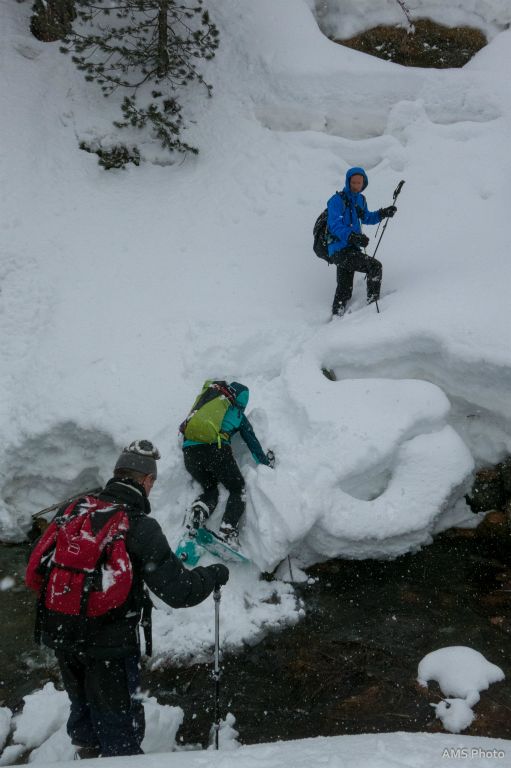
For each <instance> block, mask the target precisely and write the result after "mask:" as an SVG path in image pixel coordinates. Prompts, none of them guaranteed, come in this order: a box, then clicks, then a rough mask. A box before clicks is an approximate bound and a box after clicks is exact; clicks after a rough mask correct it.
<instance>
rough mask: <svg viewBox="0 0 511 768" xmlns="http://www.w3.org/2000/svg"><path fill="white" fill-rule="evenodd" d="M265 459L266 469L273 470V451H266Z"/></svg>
mask: <svg viewBox="0 0 511 768" xmlns="http://www.w3.org/2000/svg"><path fill="white" fill-rule="evenodd" d="M266 459H267V461H268V464H267V465H266V466H267V467H270V469H273V468H274V467H275V454H274V453H273V451H266Z"/></svg>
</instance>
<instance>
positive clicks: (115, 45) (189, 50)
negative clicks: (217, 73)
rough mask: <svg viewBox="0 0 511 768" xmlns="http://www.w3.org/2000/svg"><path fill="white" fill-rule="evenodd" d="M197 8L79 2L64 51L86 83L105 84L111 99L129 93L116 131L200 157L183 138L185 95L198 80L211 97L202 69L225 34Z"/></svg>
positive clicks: (136, 1) (148, 1)
mask: <svg viewBox="0 0 511 768" xmlns="http://www.w3.org/2000/svg"><path fill="white" fill-rule="evenodd" d="M193 2H194V5H193V6H187V5H185V4H184V2H178V0H76V12H77V20H76V22H75V23H74V24H73V28H72V30H71V31H70V32H69V33H68V34H67V35H66V37H65V39H64V45H63V47H62V48H61V50H62V51H63V52H65V53H69V52H71V53H72V59H73V61H74V63H75V64H76V66H77V67H78V69H79V70H81V71H82V72H83V73H84V76H85V79H86V80H88V81H95V82H97V83H98V84H99V86H100V87H101V89H102V91H103V94H104V95H105V96H109V95H111V94H112V93H113V92H114V91H117V90H118V89H126V90H127V91H128V93H127V94H126V96H125V97H124V100H123V103H122V107H121V109H122V113H123V118H124V119H122V120H119V121H115V123H114V125H115V126H116V127H118V128H126V127H128V126H131V127H134V128H138V129H144V128H149V129H150V130H151V131H152V134H153V135H154V136H156V137H157V138H158V139H159V140H160V143H161V145H162V147H164V148H165V149H168V150H169V151H178V152H193V153H197V152H198V150H197V148H196V147H192V146H190V145H189V144H187V143H186V142H184V141H182V139H181V137H180V133H181V129H182V128H183V127H184V120H183V117H182V114H181V111H182V106H181V104H180V103H179V101H178V97H179V92H180V90H181V89H182V88H183V87H185V86H186V85H188V84H190V83H192V82H197V83H199V84H200V85H202V86H204V88H205V90H206V92H207V94H208V95H211V91H212V86H211V85H209V84H208V83H207V82H206V81H205V79H204V77H203V75H202V73H201V72H200V71H199V69H198V68H197V64H198V60H199V59H212V58H213V56H214V55H215V51H216V49H217V47H218V30H217V28H216V26H215V24H213V23H212V22H211V20H210V17H209V14H208V12H207V10H204V9H203V7H202V3H203V0H193ZM141 102H142V103H141ZM115 149H116V148H114V150H115ZM110 151H112V150H110ZM117 154H118V156H121V155H122V153H117Z"/></svg>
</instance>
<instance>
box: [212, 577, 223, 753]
mask: <svg viewBox="0 0 511 768" xmlns="http://www.w3.org/2000/svg"><path fill="white" fill-rule="evenodd" d="M220 597H221V595H220V587H215V591H214V592H213V599H214V601H215V664H214V668H213V674H212V677H213V680H214V682H215V722H214V725H213V728H214V731H215V749H218V737H219V733H220V713H219V701H220V677H221V674H222V672H221V670H220Z"/></svg>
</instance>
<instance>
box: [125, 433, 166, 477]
mask: <svg viewBox="0 0 511 768" xmlns="http://www.w3.org/2000/svg"><path fill="white" fill-rule="evenodd" d="M159 458H160V452H159V450H158V448H156V446H155V445H153V444H152V443H151V441H150V440H135V441H134V442H133V443H130V444H129V445H128V447H127V448H123V451H122V453H121V455H120V456H119V458H118V459H117V462H116V464H115V470H118V469H134V470H135V471H136V472H141V473H142V474H143V475H152V476H153V477H154V479H155V480H156V477H157V474H158V469H157V467H156V461H157V460H158V459H159ZM115 470H114V471H115Z"/></svg>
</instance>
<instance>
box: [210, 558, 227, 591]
mask: <svg viewBox="0 0 511 768" xmlns="http://www.w3.org/2000/svg"><path fill="white" fill-rule="evenodd" d="M208 571H209V572H210V574H211V575H212V576H213V578H214V580H215V589H218V587H223V585H224V584H227V582H228V581H229V569H228V567H227V566H226V565H222V563H215V564H214V565H208Z"/></svg>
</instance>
